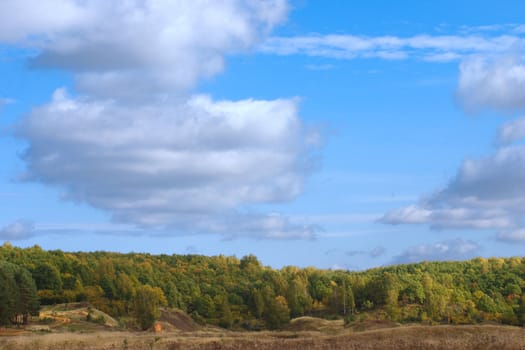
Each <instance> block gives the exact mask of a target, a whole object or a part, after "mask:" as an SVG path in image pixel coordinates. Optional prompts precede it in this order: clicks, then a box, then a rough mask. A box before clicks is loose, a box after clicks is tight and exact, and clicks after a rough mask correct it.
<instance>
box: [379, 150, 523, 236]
mask: <svg viewBox="0 0 525 350" xmlns="http://www.w3.org/2000/svg"><path fill="white" fill-rule="evenodd" d="M524 181H525V147H524V146H509V147H503V148H500V149H498V150H497V152H496V153H495V154H494V155H492V156H489V157H485V158H480V159H467V160H465V161H464V162H463V164H462V166H461V167H460V169H459V171H458V173H457V174H456V176H455V177H454V178H453V179H452V180H451V181H450V182H449V184H448V185H447V186H446V187H445V188H443V189H441V190H439V191H437V192H436V193H434V194H433V195H430V196H428V197H427V198H424V199H422V200H421V201H420V203H418V204H417V205H410V206H407V207H403V208H399V209H395V210H392V211H390V212H388V213H386V214H385V215H384V216H383V217H382V218H381V219H380V221H381V222H383V223H387V224H429V225H431V227H433V228H438V229H441V228H474V229H512V228H517V227H519V226H520V225H521V224H522V218H523V217H525V188H524V187H523V183H524Z"/></svg>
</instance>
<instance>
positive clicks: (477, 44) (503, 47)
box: [259, 34, 524, 62]
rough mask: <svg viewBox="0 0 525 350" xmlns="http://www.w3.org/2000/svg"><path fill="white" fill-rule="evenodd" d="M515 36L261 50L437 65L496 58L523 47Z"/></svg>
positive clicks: (332, 41) (298, 44)
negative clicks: (411, 60) (469, 58)
mask: <svg viewBox="0 0 525 350" xmlns="http://www.w3.org/2000/svg"><path fill="white" fill-rule="evenodd" d="M523 43H524V39H522V38H521V37H518V36H515V35H500V36H486V35H463V36H462V35H435V36H432V35H416V36H412V37H397V36H377V37H370V36H357V35H335V34H330V35H310V36H300V37H272V38H269V39H268V40H267V41H266V42H264V43H263V44H262V45H261V46H260V48H259V50H260V51H261V52H264V53H270V54H277V55H283V56H286V55H305V56H313V57H326V58H334V59H345V60H349V59H356V58H380V59H386V60H400V59H407V58H416V59H421V60H426V61H434V62H449V61H457V60H459V59H461V58H463V57H466V56H470V55H473V54H490V55H494V54H497V53H502V52H506V51H509V50H511V49H513V48H515V47H518V46H520V45H523Z"/></svg>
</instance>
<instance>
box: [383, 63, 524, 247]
mask: <svg viewBox="0 0 525 350" xmlns="http://www.w3.org/2000/svg"><path fill="white" fill-rule="evenodd" d="M524 67H525V66H524V64H523V59H521V58H519V56H513V57H509V56H504V57H502V58H498V59H492V60H490V59H487V58H477V59H473V60H467V61H465V62H463V63H462V65H461V67H460V76H459V84H458V97H459V98H460V101H461V102H462V104H463V106H465V108H466V109H467V110H482V109H486V108H491V109H495V110H500V111H509V110H514V111H521V110H523V109H525V95H524V94H523V91H525V90H524V89H525V69H524ZM524 139H525V118H524V117H521V118H517V119H514V120H511V121H508V122H506V123H504V124H503V125H502V126H501V127H500V129H499V131H498V135H497V141H498V142H497V143H498V146H497V148H496V150H495V152H494V153H493V154H491V155H488V156H485V157H480V158H468V159H465V160H464V161H463V163H462V164H461V166H460V168H459V169H458V171H457V173H456V175H455V176H454V177H453V178H452V179H451V180H450V181H449V183H448V184H447V185H446V186H445V187H444V188H442V189H439V190H437V191H436V192H435V193H433V194H431V195H429V196H426V197H424V198H422V199H421V200H420V201H419V203H417V204H414V205H410V206H406V207H402V208H398V209H395V210H392V211H390V212H388V213H386V214H385V215H384V216H383V217H382V218H381V219H380V221H381V222H383V223H387V224H428V225H430V226H431V227H432V228H436V229H446V228H460V229H489V230H495V231H496V232H497V235H496V237H497V239H499V240H502V241H506V242H525V235H524V234H523V229H524V228H525V221H524V218H525V187H524V186H523V184H524V183H525V146H523V144H522V141H523V140H524Z"/></svg>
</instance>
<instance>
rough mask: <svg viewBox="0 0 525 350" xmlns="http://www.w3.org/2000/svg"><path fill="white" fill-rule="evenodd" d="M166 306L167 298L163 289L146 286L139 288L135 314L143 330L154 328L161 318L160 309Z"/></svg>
mask: <svg viewBox="0 0 525 350" xmlns="http://www.w3.org/2000/svg"><path fill="white" fill-rule="evenodd" d="M163 305H166V297H165V296H164V293H163V292H162V289H160V288H158V287H152V286H150V285H144V286H140V287H138V288H137V290H136V293H135V302H134V313H135V318H136V320H137V323H138V325H139V326H140V328H141V329H142V330H146V329H148V328H150V327H151V326H153V323H154V322H155V320H156V319H157V318H158V317H159V314H160V312H159V307H160V306H163Z"/></svg>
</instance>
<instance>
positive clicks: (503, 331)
mask: <svg viewBox="0 0 525 350" xmlns="http://www.w3.org/2000/svg"><path fill="white" fill-rule="evenodd" d="M0 349H1V350H4V349H5V350H12V349H16V350H38V349H42V350H55V349H67V350H80V349H82V350H84V349H86V350H109V349H112V350H118V349H122V350H139V349H140V350H143V349H154V350H241V349H242V350H249V349H257V350H279V349H286V350H334V349H341V350H354V349H355V350H357V349H359V350H369V349H381V350H400V349H411V350H423V349H424V350H427V349H430V350H433V349H435V350H438V349H439V350H446V349H454V350H470V349H472V350H474V349H476V350H488V349H506V350H518V349H519V350H525V330H524V329H523V328H519V327H506V326H492V325H486V326H404V327H397V328H389V329H379V330H371V331H363V332H352V331H351V330H343V331H342V332H341V333H340V334H339V335H331V336H329V335H326V334H324V333H322V332H319V331H309V332H308V331H306V332H291V331H286V332H227V331H218V330H215V329H209V330H202V331H197V332H180V331H176V332H166V333H161V334H154V333H147V332H144V333H140V332H117V331H101V332H95V333H89V334H79V333H51V334H30V335H20V336H5V337H1V338H0Z"/></svg>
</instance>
